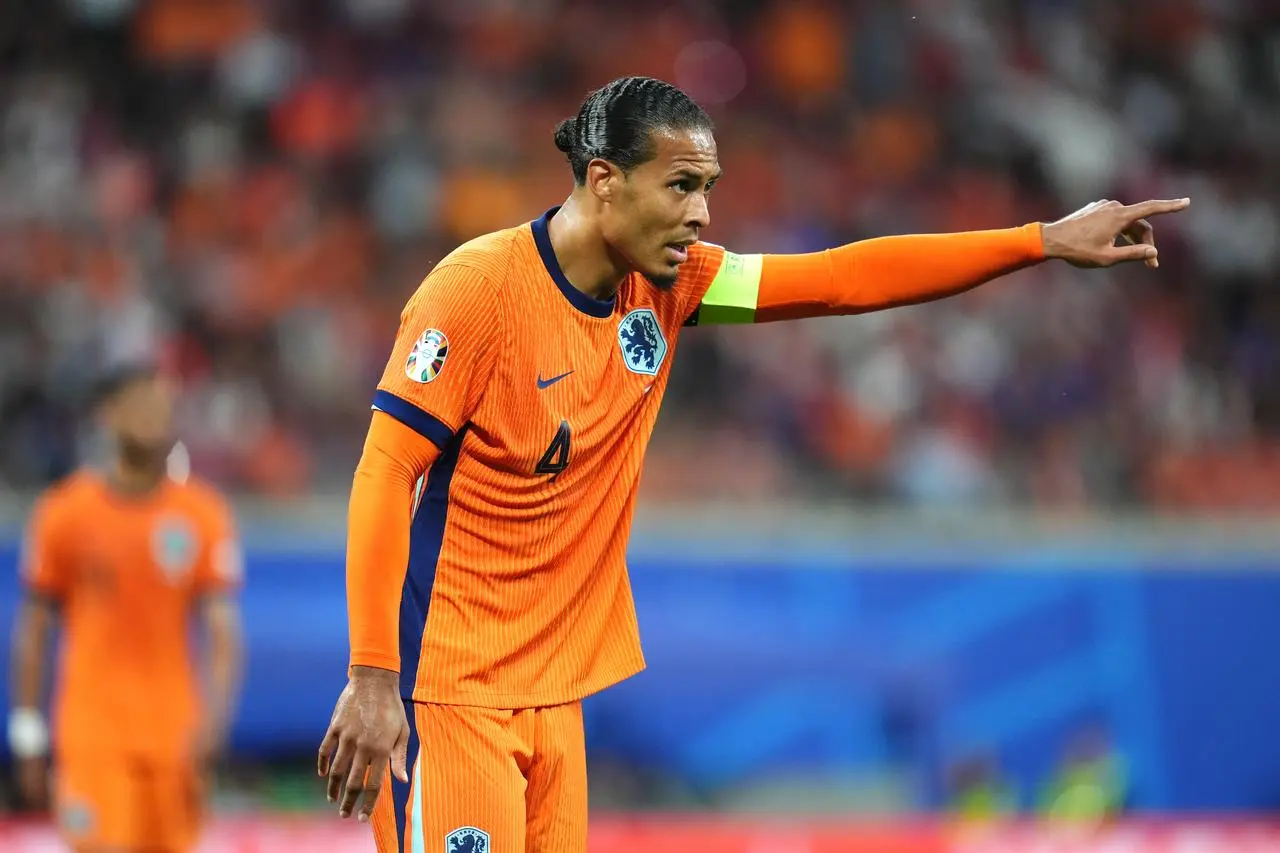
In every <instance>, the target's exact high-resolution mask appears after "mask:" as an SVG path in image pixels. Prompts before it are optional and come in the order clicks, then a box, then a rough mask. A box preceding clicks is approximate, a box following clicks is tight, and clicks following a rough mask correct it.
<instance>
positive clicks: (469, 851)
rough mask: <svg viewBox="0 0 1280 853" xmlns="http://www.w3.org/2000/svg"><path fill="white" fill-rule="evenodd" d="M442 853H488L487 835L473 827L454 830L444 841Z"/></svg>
mask: <svg viewBox="0 0 1280 853" xmlns="http://www.w3.org/2000/svg"><path fill="white" fill-rule="evenodd" d="M444 853H489V833H487V832H485V831H484V830H482V829H476V828H475V827H474V826H464V827H461V828H459V829H455V830H454V831H453V832H451V833H449V835H448V836H447V837H446V838H445V840H444Z"/></svg>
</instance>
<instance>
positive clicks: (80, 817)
mask: <svg viewBox="0 0 1280 853" xmlns="http://www.w3.org/2000/svg"><path fill="white" fill-rule="evenodd" d="M58 825H59V826H61V827H62V831H63V832H65V833H66V834H67V835H70V836H72V837H73V838H75V837H78V836H82V835H87V834H88V833H89V831H90V830H92V829H93V810H92V809H90V808H89V806H88V804H86V803H84V802H81V801H80V800H71V801H69V802H64V803H63V804H62V805H61V806H60V807H59V808H58Z"/></svg>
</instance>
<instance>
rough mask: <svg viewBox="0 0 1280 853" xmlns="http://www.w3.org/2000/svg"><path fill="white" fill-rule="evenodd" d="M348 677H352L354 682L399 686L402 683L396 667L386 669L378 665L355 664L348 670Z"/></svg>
mask: <svg viewBox="0 0 1280 853" xmlns="http://www.w3.org/2000/svg"><path fill="white" fill-rule="evenodd" d="M347 677H348V678H350V679H351V681H352V683H354V684H361V683H371V684H387V685H391V686H393V687H398V686H399V684H400V673H399V672H397V671H395V670H394V669H386V668H384V667H378V666H364V665H360V664H353V665H352V666H351V667H350V668H349V669H348V670H347Z"/></svg>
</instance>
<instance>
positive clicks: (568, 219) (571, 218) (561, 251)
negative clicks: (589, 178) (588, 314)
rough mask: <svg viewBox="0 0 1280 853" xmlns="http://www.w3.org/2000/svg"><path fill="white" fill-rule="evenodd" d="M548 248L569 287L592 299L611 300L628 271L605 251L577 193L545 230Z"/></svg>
mask: <svg viewBox="0 0 1280 853" xmlns="http://www.w3.org/2000/svg"><path fill="white" fill-rule="evenodd" d="M547 236H548V237H550V238H551V248H553V249H554V250H555V253H556V260H558V261H559V262H560V269H562V270H563V271H564V275H565V278H567V279H569V283H570V284H572V285H573V286H574V287H576V288H577V289H578V290H581V291H582V292H583V293H585V294H586V295H587V296H590V297H591V298H593V299H612V298H613V296H614V294H616V293H617V292H618V288H619V287H620V286H621V285H622V280H623V279H625V278H626V277H627V273H629V272H630V271H631V268H630V267H629V266H627V264H626V262H625V261H623V260H622V259H621V258H619V257H617V256H616V255H615V254H614V253H613V252H611V251H610V250H609V244H608V243H607V242H605V239H604V235H603V234H601V233H600V228H599V226H598V225H597V224H596V222H595V219H594V217H592V216H591V214H590V212H589V211H588V210H587V209H586V204H585V203H584V201H583V200H582V199H581V198H580V197H579V196H578V193H577V191H575V192H574V193H573V195H571V196H569V199H568V200H567V201H566V202H565V203H564V206H563V207H561V208H560V210H559V212H557V213H556V215H555V216H554V217H552V219H551V222H550V224H549V225H548V226H547Z"/></svg>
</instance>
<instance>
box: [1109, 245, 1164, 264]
mask: <svg viewBox="0 0 1280 853" xmlns="http://www.w3.org/2000/svg"><path fill="white" fill-rule="evenodd" d="M1159 254H1160V253H1159V252H1157V251H1156V247H1155V246H1151V245H1148V244H1146V243H1135V244H1134V245H1131V246H1119V247H1117V248H1116V249H1115V250H1114V251H1113V252H1112V255H1111V257H1112V258H1114V259H1115V261H1116V262H1117V263H1119V262H1121V261H1154V260H1155V259H1156V258H1157V257H1159Z"/></svg>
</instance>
